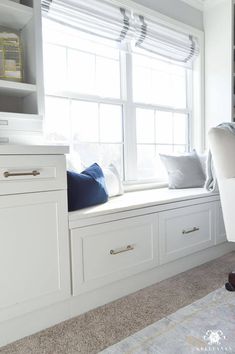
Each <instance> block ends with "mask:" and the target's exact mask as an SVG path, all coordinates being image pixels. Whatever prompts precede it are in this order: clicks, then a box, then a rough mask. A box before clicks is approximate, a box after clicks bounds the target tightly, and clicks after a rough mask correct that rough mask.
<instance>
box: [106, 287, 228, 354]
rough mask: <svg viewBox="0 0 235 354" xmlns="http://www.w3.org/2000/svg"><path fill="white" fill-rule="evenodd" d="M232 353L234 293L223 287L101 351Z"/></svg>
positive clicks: (120, 353)
mask: <svg viewBox="0 0 235 354" xmlns="http://www.w3.org/2000/svg"><path fill="white" fill-rule="evenodd" d="M210 352H212V353H233V354H234V353H235V293H233V292H228V291H226V290H225V289H224V288H221V289H218V290H216V291H214V292H212V293H210V294H209V295H207V296H206V297H204V298H202V299H200V300H198V301H196V302H194V303H193V304H191V305H189V306H186V307H184V308H182V309H180V310H178V311H177V312H175V313H173V314H171V315H170V316H167V317H165V318H163V319H162V320H160V321H158V322H155V323H154V324H152V325H150V326H148V327H146V328H144V329H143V330H141V331H140V332H137V333H135V334H134V335H132V336H130V337H128V338H126V339H124V340H123V341H121V342H119V343H117V344H115V345H113V346H111V347H109V348H107V349H105V350H103V351H102V352H100V353H102V354H145V353H146V354H147V353H148V354H150V353H154V354H191V353H210Z"/></svg>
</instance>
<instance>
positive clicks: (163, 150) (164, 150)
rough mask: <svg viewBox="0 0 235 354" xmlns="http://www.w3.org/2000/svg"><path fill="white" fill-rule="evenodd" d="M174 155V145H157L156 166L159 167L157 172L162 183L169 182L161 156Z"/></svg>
mask: <svg viewBox="0 0 235 354" xmlns="http://www.w3.org/2000/svg"><path fill="white" fill-rule="evenodd" d="M172 153H173V146H172V145H157V146H156V165H157V171H158V178H159V179H160V180H162V181H167V178H168V176H167V171H166V168H165V166H164V164H163V163H162V160H161V158H160V155H159V154H166V155H170V154H172Z"/></svg>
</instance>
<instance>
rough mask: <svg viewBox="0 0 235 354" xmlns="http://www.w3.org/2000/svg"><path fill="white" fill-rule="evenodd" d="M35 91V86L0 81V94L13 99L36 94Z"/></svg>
mask: <svg viewBox="0 0 235 354" xmlns="http://www.w3.org/2000/svg"><path fill="white" fill-rule="evenodd" d="M36 89H37V88H36V85H31V84H25V83H22V82H14V81H5V80H0V94H4V95H8V96H14V97H25V96H27V95H30V94H31V93H34V92H36Z"/></svg>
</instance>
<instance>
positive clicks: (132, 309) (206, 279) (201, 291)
mask: <svg viewBox="0 0 235 354" xmlns="http://www.w3.org/2000/svg"><path fill="white" fill-rule="evenodd" d="M233 269H235V253H234V252H233V253H230V254H228V255H226V256H223V257H221V258H218V259H216V260H214V261H212V262H208V263H206V264H204V265H202V266H199V267H197V268H194V269H192V270H189V271H187V272H184V273H181V274H179V275H177V276H175V277H172V278H170V279H167V280H164V281H162V282H160V283H158V284H156V285H153V286H150V287H148V288H146V289H143V290H140V291H138V292H136V293H134V294H131V295H129V296H126V297H124V298H122V299H120V300H117V301H114V302H112V303H110V304H108V305H105V306H102V307H100V308H98V309H96V310H93V311H90V312H88V313H86V314H84V315H81V316H78V317H76V318H74V319H72V320H69V321H66V322H63V323H61V324H59V325H56V326H54V327H52V328H50V329H48V330H45V331H42V332H40V333H38V334H35V335H32V336H30V337H27V338H25V339H22V340H20V341H17V342H15V343H13V344H11V345H8V346H6V347H4V348H1V349H0V353H1V354H80V353H81V354H93V353H98V352H99V351H101V350H103V349H104V348H107V347H108V346H110V345H112V344H114V343H117V342H118V341H120V340H122V339H123V338H126V337H128V336H130V335H131V334H133V333H135V332H137V331H139V330H141V329H143V328H144V327H146V326H148V325H150V324H152V323H154V322H156V321H158V320H160V319H161V318H163V317H166V316H168V315H169V314H171V313H173V312H175V311H177V309H179V308H181V307H184V306H186V305H189V304H191V303H192V302H194V301H196V300H197V299H200V298H202V297H204V296H205V295H207V294H209V293H210V292H212V291H214V290H216V289H218V288H219V287H221V286H223V284H224V282H225V281H226V280H227V273H228V272H229V271H231V270H233ZM120 354H121V353H120ZM166 354H169V353H166Z"/></svg>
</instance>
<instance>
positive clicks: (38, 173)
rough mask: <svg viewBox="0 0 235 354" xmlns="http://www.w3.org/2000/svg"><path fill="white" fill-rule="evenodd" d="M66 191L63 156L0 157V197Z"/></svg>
mask: <svg viewBox="0 0 235 354" xmlns="http://www.w3.org/2000/svg"><path fill="white" fill-rule="evenodd" d="M59 189H66V167H65V156H64V155H33V156H29V155H27V156H26V155H17V156H9V155H8V156H0V195H4V194H16V193H27V192H38V191H49V190H59Z"/></svg>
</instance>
